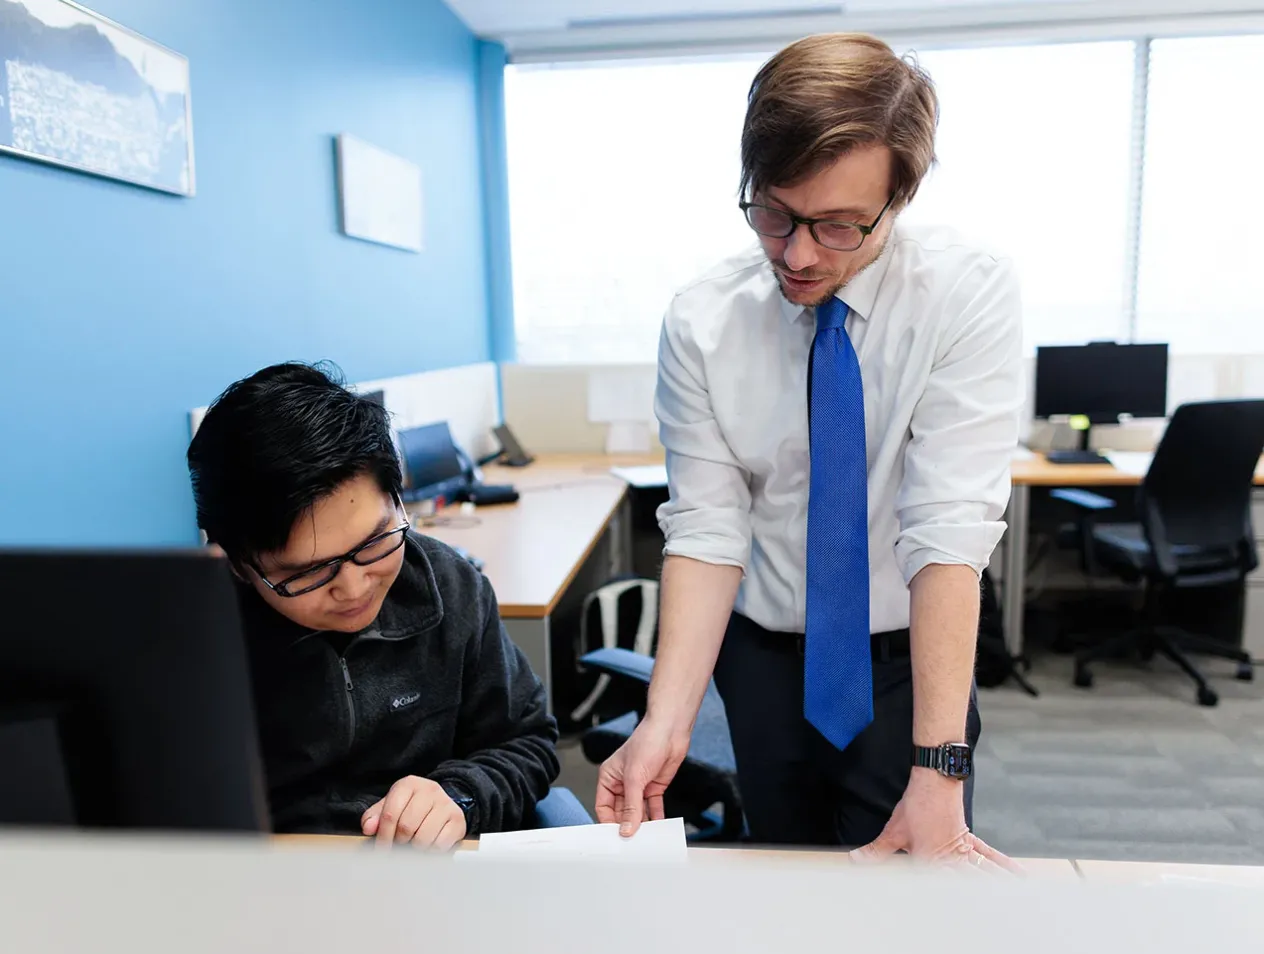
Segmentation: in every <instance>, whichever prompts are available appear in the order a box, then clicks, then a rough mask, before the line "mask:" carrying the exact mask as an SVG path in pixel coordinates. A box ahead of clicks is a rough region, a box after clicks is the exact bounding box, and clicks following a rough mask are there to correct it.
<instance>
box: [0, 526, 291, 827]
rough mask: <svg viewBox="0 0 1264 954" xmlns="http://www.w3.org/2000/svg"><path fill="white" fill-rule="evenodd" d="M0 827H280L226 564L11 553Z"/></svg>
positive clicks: (160, 556) (6, 561) (1, 652)
mask: <svg viewBox="0 0 1264 954" xmlns="http://www.w3.org/2000/svg"><path fill="white" fill-rule="evenodd" d="M0 606H3V607H4V616H3V618H2V619H0V825H35V826H63V825H65V826H82V827H109V828H128V829H166V830H183V831H266V830H267V829H268V828H269V827H270V825H269V821H268V813H267V801H266V796H265V794H264V793H265V784H264V777H263V770H262V766H261V763H260V759H259V752H258V740H257V736H256V730H255V722H254V708H253V703H252V699H251V688H250V678H249V669H248V663H247V658H246V651H245V645H244V641H243V637H242V630H241V621H240V617H239V615H238V612H239V611H238V603H237V596H236V593H235V591H234V585H233V583H232V581H231V578H230V575H229V570H228V566H227V563H226V561H225V560H224V559H223V558H222V557H216V556H212V555H210V553H209V551H207V550H204V549H190V550H178V551H120V552H110V551H58V550H22V551H15V550H0Z"/></svg>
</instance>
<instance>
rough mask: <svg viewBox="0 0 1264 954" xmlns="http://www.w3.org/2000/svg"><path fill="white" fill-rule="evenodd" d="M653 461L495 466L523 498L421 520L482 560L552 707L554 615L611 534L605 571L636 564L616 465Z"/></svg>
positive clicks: (547, 459) (564, 459)
mask: <svg viewBox="0 0 1264 954" xmlns="http://www.w3.org/2000/svg"><path fill="white" fill-rule="evenodd" d="M653 462H654V459H653V458H642V457H604V456H594V455H587V456H574V455H556V456H544V457H540V458H538V459H537V460H536V462H535V463H534V464H531V465H529V466H527V467H504V466H491V467H488V468H486V469H485V470H484V474H483V479H484V481H485V482H486V483H488V484H513V485H514V486H515V487H516V488H517V489H518V491H519V493H520V495H521V496H520V499H519V500H518V502H517V503H513V504H502V505H496V506H488V507H480V508H478V510H477V511H475V513H474V514H473V515H470V516H467V515H465V514H462V513H461V512H460V508H459V507H455V506H454V507H448V508H445V509H444V510H442V511H440V512H439V513H438V514H436V515H435V516H434V517H433V518H424V519H418V521H417V524H416V526H417V529H418V530H419V532H421V533H424V534H426V535H428V536H431V537H434V538H435V539H436V540H442V541H443V542H444V543H447V544H449V545H450V546H454V547H460V548H462V549H464V550H466V551H467V552H469V553H470V554H472V555H474V556H476V557H478V558H479V559H480V560H482V561H483V564H484V566H483V573H484V574H485V575H486V576H487V579H488V580H490V581H491V584H492V589H493V590H495V592H496V599H497V601H498V602H499V603H500V615H501V618H502V619H503V620H504V623H505V629H506V630H507V631H508V633H509V637H510V638H511V639H512V640H513V641H514V643H516V644H517V645H518V646H519V648H521V649H522V651H523V652H524V653H525V654H526V656H527V660H528V661H529V662H530V663H531V667H532V668H533V669H534V670H535V672H536V675H538V676H539V677H540V679H541V681H542V682H543V683H544V687H545V690H546V691H547V692H548V694H549V701H550V705H551V704H552V699H553V691H552V678H551V673H552V665H551V664H552V653H551V651H550V648H549V642H550V629H549V624H550V617H551V616H552V614H553V612H554V610H555V609H557V605H558V603H559V602H560V601H561V600H562V598H563V596H565V595H566V593H567V591H568V590H569V589H570V586H571V584H572V583H573V582H574V581H575V578H576V576H577V575H578V574H579V572H580V570H581V568H583V566H584V564H585V563H586V562H587V561H588V560H589V558H590V557H591V556H592V555H593V552H594V550H596V548H597V546H598V544H599V543H600V542H601V541H602V539H603V538H604V537H605V536H606V534H607V532H609V533H610V534H611V536H612V539H611V540H610V554H611V566H610V567H609V571H610V572H609V573H606V574H603V576H609V575H613V573H618V572H624V571H626V570H627V569H628V567H629V565H630V552H631V545H632V541H631V536H630V528H629V527H628V520H627V519H626V514H625V513H624V510H625V508H626V502H627V484H626V483H625V482H624V481H622V480H620V479H618V478H617V477H614V476H612V475H611V474H610V468H611V467H612V466H616V465H637V464H645V463H653Z"/></svg>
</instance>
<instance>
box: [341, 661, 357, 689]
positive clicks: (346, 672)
mask: <svg viewBox="0 0 1264 954" xmlns="http://www.w3.org/2000/svg"><path fill="white" fill-rule="evenodd" d="M338 662H339V663H340V664H341V665H342V681H343V682H344V683H345V684H346V686H347V692H351V691H352V690H354V689H355V686H354V685H353V684H352V682H351V670H350V669H348V668H347V660H346V659H344V658H343V657H342V656H339V657H338Z"/></svg>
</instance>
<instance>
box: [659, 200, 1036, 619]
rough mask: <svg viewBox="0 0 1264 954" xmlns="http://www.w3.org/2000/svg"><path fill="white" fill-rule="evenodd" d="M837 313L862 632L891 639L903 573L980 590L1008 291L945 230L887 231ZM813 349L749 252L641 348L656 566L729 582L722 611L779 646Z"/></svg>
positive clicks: (1017, 310) (1000, 421)
mask: <svg viewBox="0 0 1264 954" xmlns="http://www.w3.org/2000/svg"><path fill="white" fill-rule="evenodd" d="M838 297H839V298H841V299H842V300H843V301H844V302H845V303H846V304H847V305H848V306H849V308H850V313H849V315H848V317H847V325H846V327H847V333H848V335H849V336H850V337H851V341H852V344H853V345H854V346H855V349H856V353H857V355H858V356H859V358H860V373H861V378H862V380H863V386H864V396H865V441H866V452H867V458H868V471H869V481H868V487H869V574H870V577H869V579H870V582H869V589H870V604H869V605H870V630H871V632H884V631H886V630H891V629H902V628H904V627H906V626H908V624H909V593H908V584H909V581H910V580H912V579H913V577H914V576H915V575H916V574H917V572H918V571H919V570H921V569H922V568H923V567H925V566H927V565H929V564H932V563H942V564H959V565H960V564H964V565H966V566H970V567H972V568H973V569H974V570H975V572H978V573H981V572H982V571H983V568H984V567H986V566H987V564H988V560H989V559H990V557H991V554H992V550H993V549H994V548H995V546H996V544H997V542H998V541H999V540H1000V538H1001V534H1002V532H1003V531H1004V523H1003V522H1002V521H1001V517H1002V515H1003V514H1004V512H1005V506H1006V503H1007V502H1008V500H1009V493H1010V476H1009V470H1010V461H1011V458H1012V455H1013V452H1014V448H1015V447H1016V446H1017V442H1018V425H1019V414H1020V409H1021V407H1022V387H1021V375H1022V367H1021V358H1022V354H1021V349H1022V322H1021V307H1020V302H1019V292H1018V280H1017V278H1016V276H1015V273H1014V270H1013V268H1012V267H1011V265H1010V264H1009V263H1008V262H1007V261H1005V260H1003V259H1000V258H997V257H995V256H993V255H991V254H989V253H988V252H985V251H983V250H981V249H979V248H977V247H975V246H973V245H970V244H967V243H966V242H964V241H963V240H962V239H961V238H960V237H959V236H958V235H957V234H956V233H954V232H952V231H949V230H947V229H940V228H928V227H922V226H906V225H904V224H903V223H900V222H897V223H896V225H895V227H894V229H893V230H892V234H891V236H890V239H889V241H888V243H887V247H886V249H885V250H884V251H883V253H882V255H881V256H879V258H878V259H877V261H875V262H874V263H873V264H872V265H870V266H869V267H868V268H867V269H865V270H864V271H862V272H861V273H860V274H858V275H857V276H856V277H854V278H853V279H852V280H851V281H850V282H848V283H847V284H846V285H845V286H844V287H843V288H842V289H841V290H840V291H839V292H838ZM814 335H815V311H814V310H813V309H805V308H802V307H800V306H798V305H793V304H791V303H790V302H788V301H787V300H786V299H785V298H784V297H783V296H782V295H781V292H780V289H779V287H778V284H777V280H776V277H775V276H774V274H773V271H772V267H771V266H770V265H769V264H768V262H767V260H766V258H765V257H764V254H763V252H762V250H761V249H760V248H759V247H758V246H755V247H754V248H752V249H750V250H748V251H746V252H743V253H741V254H739V255H735V256H733V257H731V258H729V259H727V260H725V261H724V262H723V263H721V264H720V265H719V266H717V267H716V268H714V269H712V270H711V271H710V272H708V273H707V274H706V275H704V276H703V277H702V278H701V279H699V280H698V281H696V282H695V283H693V284H692V285H690V286H688V287H686V288H685V289H683V290H682V291H680V292H679V293H678V294H677V295H676V297H675V298H674V299H673V301H672V303H671V305H670V307H669V308H668V310H667V315H666V317H665V318H664V321H663V333H662V339H661V343H660V347H659V358H658V390H657V393H656V397H655V411H656V414H657V416H658V420H659V426H660V434H661V439H662V442H663V446H664V447H665V448H666V449H667V475H668V482H669V484H670V488H671V499H670V500H669V501H668V503H666V504H664V505H663V506H662V507H661V508H660V509H659V512H658V518H659V524H660V525H661V527H662V529H663V533H664V535H665V536H666V539H667V545H666V549H665V552H666V553H667V554H669V555H679V556H685V557H692V558H693V559H696V560H701V561H703V562H705V563H713V564H727V565H731V566H740V567H742V568H743V569H744V570H745V578H744V579H743V581H742V586H741V589H740V591H739V593H738V597H737V603H736V605H735V609H736V610H737V611H738V612H739V613H742V614H744V615H745V616H748V617H749V618H750V619H752V620H754V621H755V622H756V623H758V624H759V625H761V626H763V627H764V628H766V629H770V630H775V631H782V632H796V633H801V632H803V629H804V610H805V602H806V595H805V594H806V591H807V586H806V583H807V580H806V566H807V514H808V476H809V456H808V406H807V372H808V357H809V354H810V350H811V346H812V340H813V337H814Z"/></svg>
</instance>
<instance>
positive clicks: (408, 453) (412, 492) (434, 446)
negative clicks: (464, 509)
mask: <svg viewBox="0 0 1264 954" xmlns="http://www.w3.org/2000/svg"><path fill="white" fill-rule="evenodd" d="M399 450H400V455H401V456H402V457H403V462H404V472H405V474H406V478H407V490H406V491H405V494H404V497H405V499H406V500H408V501H414V500H433V499H435V498H437V497H443V498H445V499H448V500H454V499H456V498H457V497H458V496H460V495H461V494H462V493H463V492H464V491H465V490H466V489H468V487H469V483H470V473H469V470H470V468H469V463H468V461H467V460H464V459H463V456H462V454H461V452H460V450H459V449H458V448H457V446H456V441H454V440H453V439H452V431H451V429H450V428H449V427H448V424H447V422H446V421H441V422H439V423H438V424H427V425H425V426H424V427H413V428H409V429H408V430H406V431H400V433H399Z"/></svg>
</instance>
